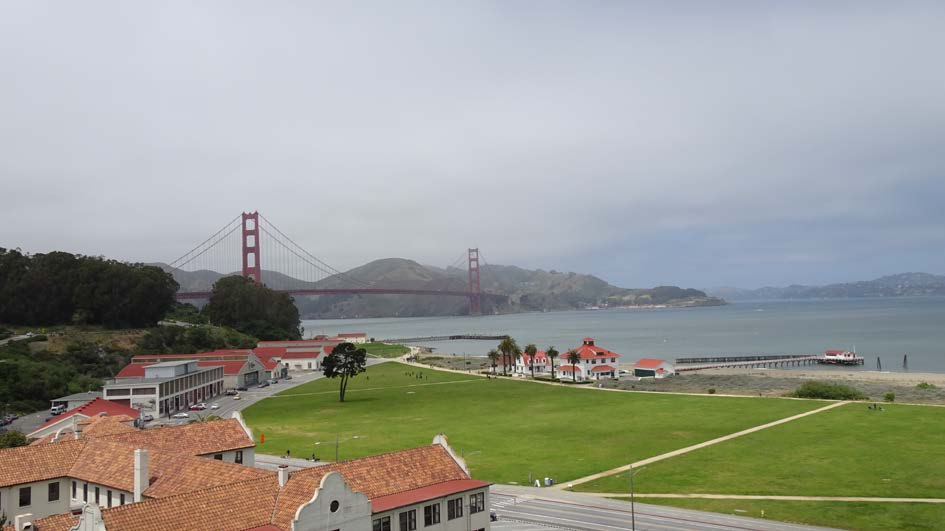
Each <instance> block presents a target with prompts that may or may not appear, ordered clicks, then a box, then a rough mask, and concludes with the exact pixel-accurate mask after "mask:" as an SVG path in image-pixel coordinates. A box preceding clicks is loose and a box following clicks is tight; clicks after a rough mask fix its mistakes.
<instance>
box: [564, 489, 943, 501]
mask: <svg viewBox="0 0 945 531" xmlns="http://www.w3.org/2000/svg"><path fill="white" fill-rule="evenodd" d="M582 494H586V495H588V496H596V497H600V498H613V497H615V496H624V495H623V494H614V493H612V492H611V493H606V492H584V493H582ZM634 496H636V497H637V498H677V499H678V498H701V499H707V500H783V501H824V502H887V503H888V502H892V503H945V498H869V497H861V496H764V495H755V494H648V493H646V494H640V493H634Z"/></svg>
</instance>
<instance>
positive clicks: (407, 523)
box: [400, 509, 417, 531]
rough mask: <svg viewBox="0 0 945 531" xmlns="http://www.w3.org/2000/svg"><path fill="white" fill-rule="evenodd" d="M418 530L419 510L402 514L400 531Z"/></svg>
mask: <svg viewBox="0 0 945 531" xmlns="http://www.w3.org/2000/svg"><path fill="white" fill-rule="evenodd" d="M416 529H417V510H416V509H411V510H409V511H404V512H402V513H400V531H415V530H416Z"/></svg>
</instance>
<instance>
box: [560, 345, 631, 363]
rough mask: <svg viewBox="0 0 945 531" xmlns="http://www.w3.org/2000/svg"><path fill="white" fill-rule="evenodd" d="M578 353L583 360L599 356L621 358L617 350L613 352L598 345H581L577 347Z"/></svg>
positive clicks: (565, 354)
mask: <svg viewBox="0 0 945 531" xmlns="http://www.w3.org/2000/svg"><path fill="white" fill-rule="evenodd" d="M573 350H575V351H577V353H578V354H579V355H580V356H581V359H582V360H591V359H598V358H619V357H620V354H617V353H616V352H611V351H609V350H607V349H605V348H601V347H599V346H597V345H587V344H585V345H581V346H579V347H577V348H575V349H573ZM567 356H568V354H567V352H565V353H564V357H565V358H567Z"/></svg>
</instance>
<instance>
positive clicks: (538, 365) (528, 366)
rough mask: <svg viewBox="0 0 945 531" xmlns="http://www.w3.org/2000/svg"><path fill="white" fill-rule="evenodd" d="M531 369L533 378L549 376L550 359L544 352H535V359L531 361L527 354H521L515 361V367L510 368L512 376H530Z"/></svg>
mask: <svg viewBox="0 0 945 531" xmlns="http://www.w3.org/2000/svg"><path fill="white" fill-rule="evenodd" d="M532 369H534V374H535V376H545V375H549V376H550V375H551V358H549V357H548V354H546V353H545V351H543V350H539V351H537V352H535V359H532V357H531V356H529V355H528V354H527V353H525V352H522V355H521V356H519V357H518V358H517V359H516V360H515V366H514V367H512V372H513V373H514V374H524V375H531V374H532Z"/></svg>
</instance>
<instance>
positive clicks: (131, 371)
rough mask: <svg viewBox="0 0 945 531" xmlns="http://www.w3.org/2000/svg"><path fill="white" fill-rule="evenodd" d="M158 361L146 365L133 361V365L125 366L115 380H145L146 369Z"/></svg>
mask: <svg viewBox="0 0 945 531" xmlns="http://www.w3.org/2000/svg"><path fill="white" fill-rule="evenodd" d="M155 363H157V362H156V361H151V362H145V363H135V362H134V360H132V362H131V363H129V364H128V365H125V366H124V368H122V369H121V370H120V371H118V374H116V375H115V378H143V377H144V368H145V367H148V366H150V365H154V364H155Z"/></svg>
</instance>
